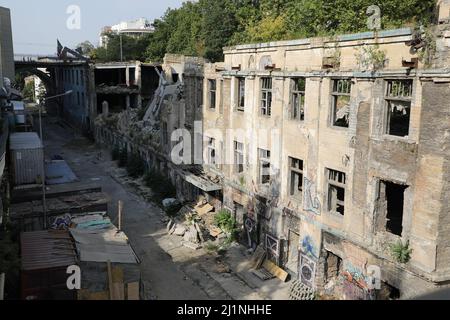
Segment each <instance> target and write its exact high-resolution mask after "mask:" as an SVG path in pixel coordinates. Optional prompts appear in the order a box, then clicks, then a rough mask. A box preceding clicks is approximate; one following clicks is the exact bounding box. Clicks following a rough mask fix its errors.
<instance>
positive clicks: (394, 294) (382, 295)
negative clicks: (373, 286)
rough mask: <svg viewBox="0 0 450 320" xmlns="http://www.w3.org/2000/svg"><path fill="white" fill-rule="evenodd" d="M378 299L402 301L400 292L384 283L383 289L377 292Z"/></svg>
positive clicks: (382, 283) (382, 284)
mask: <svg viewBox="0 0 450 320" xmlns="http://www.w3.org/2000/svg"><path fill="white" fill-rule="evenodd" d="M376 298H377V300H398V299H400V290H399V289H398V288H396V287H394V286H391V285H390V284H388V283H387V282H384V281H382V282H381V289H380V290H377V294H376Z"/></svg>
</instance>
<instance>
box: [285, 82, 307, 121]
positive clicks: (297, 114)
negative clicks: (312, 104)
mask: <svg viewBox="0 0 450 320" xmlns="http://www.w3.org/2000/svg"><path fill="white" fill-rule="evenodd" d="M300 80H303V81H304V83H303V88H298V87H297V85H298V81H300ZM290 89H291V90H290V91H291V99H290V108H289V109H290V110H289V119H290V120H296V121H305V96H306V78H305V77H292V78H290ZM300 89H303V90H300ZM298 97H300V101H301V104H300V105H296V103H295V101H298ZM302 111H303V113H302Z"/></svg>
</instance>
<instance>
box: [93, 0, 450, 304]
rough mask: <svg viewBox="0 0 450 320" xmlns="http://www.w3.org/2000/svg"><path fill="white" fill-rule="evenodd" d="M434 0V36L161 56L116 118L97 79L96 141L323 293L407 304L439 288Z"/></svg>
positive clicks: (447, 43) (442, 181) (445, 38)
mask: <svg viewBox="0 0 450 320" xmlns="http://www.w3.org/2000/svg"><path fill="white" fill-rule="evenodd" d="M441 2H442V3H441V12H440V15H439V24H437V25H435V26H432V27H430V28H429V30H426V33H429V34H432V35H433V36H424V35H423V34H424V33H421V32H418V31H416V30H412V29H410V28H406V29H397V30H386V31H380V32H378V33H377V34H374V33H361V34H353V35H342V36H338V37H335V38H333V39H331V38H314V39H302V40H292V41H280V42H273V43H263V44H253V45H240V46H235V47H230V48H226V49H225V52H224V53H225V61H224V62H223V63H216V64H209V63H205V61H203V60H201V59H198V58H190V57H182V56H175V55H166V57H165V61H164V63H163V64H162V65H161V66H152V68H153V69H154V71H155V73H156V74H157V78H156V82H152V86H151V90H150V89H149V90H150V91H152V94H151V95H149V96H151V98H149V99H148V101H147V103H144V102H139V100H138V102H137V103H136V108H126V106H128V100H127V99H125V100H124V101H122V102H121V103H120V105H121V106H122V108H123V110H125V111H123V110H117V112H120V113H118V114H114V115H111V110H112V109H113V110H115V109H114V108H113V107H112V106H111V103H109V112H108V111H106V112H105V108H104V106H105V104H103V99H102V98H98V97H99V95H102V94H103V95H107V94H108V93H107V92H103V91H102V90H107V87H103V88H102V87H101V86H100V88H99V86H98V85H99V84H98V85H97V108H100V107H102V108H101V109H98V111H100V110H102V112H103V114H102V115H100V116H99V117H98V118H97V120H96V130H95V132H96V133H95V135H96V140H97V141H98V142H99V143H104V144H107V145H109V146H115V145H120V146H121V147H126V148H127V149H128V151H129V152H138V153H139V154H140V155H141V157H142V158H143V159H144V160H145V162H146V164H147V168H148V169H150V168H151V169H156V170H158V171H160V172H161V173H163V174H164V175H165V176H167V177H170V178H171V180H172V182H173V183H174V184H175V185H176V186H177V192H178V197H179V198H180V200H183V201H195V200H196V199H197V197H198V195H200V194H202V195H206V196H207V199H208V200H209V201H210V203H211V204H213V205H214V206H215V207H216V208H227V209H229V210H230V211H231V212H233V214H234V216H235V219H236V221H237V223H238V224H239V225H240V227H241V230H242V234H241V236H242V237H241V238H242V243H243V244H245V245H247V246H249V247H252V248H253V249H256V247H257V246H258V245H259V244H263V245H264V247H265V249H266V252H267V254H268V256H269V257H270V259H271V260H272V261H273V262H274V263H276V264H277V265H278V266H280V267H282V268H283V269H285V270H286V271H288V272H289V273H290V275H291V278H292V279H299V280H300V281H301V282H302V283H303V284H305V285H306V286H309V287H312V288H314V289H315V290H317V291H318V292H320V293H322V294H326V295H335V296H338V297H343V298H346V299H388V298H410V297H413V296H417V295H420V294H422V293H425V292H427V291H429V290H432V289H436V288H440V287H444V286H446V283H448V281H449V280H450V269H449V262H450V245H449V244H450V236H449V235H448V234H449V233H448V229H449V228H450V220H449V217H448V212H449V206H448V204H447V201H446V199H448V197H449V196H450V188H449V181H450V177H449V176H448V175H449V172H450V171H449V164H450V154H449V152H448V147H449V146H450V140H449V135H448V131H449V127H448V121H447V120H448V119H449V117H450V111H449V110H448V108H447V105H448V102H447V99H448V96H449V95H450V73H449V72H448V68H449V66H450V59H449V58H450V55H449V48H450V27H449V25H448V24H447V22H448V16H449V14H450V12H449V10H448V3H447V1H441ZM127 70H128V69H127ZM125 75H128V72H126V74H125ZM96 78H97V77H96ZM136 78H138V77H136ZM144 87H146V88H150V87H148V86H144V85H142V88H144ZM102 104H103V106H102ZM98 113H99V114H100V113H101V112H98ZM196 121H202V124H203V125H202V126H203V128H202V129H203V132H202V133H200V136H199V137H198V132H196V131H195V130H194V127H195V122H196ZM176 129H186V130H187V131H188V132H189V133H190V136H189V139H190V140H191V142H196V143H198V142H200V143H202V144H203V145H202V148H201V149H202V150H203V155H202V156H200V157H201V159H202V161H203V162H204V163H203V164H201V163H202V161H200V164H196V165H192V163H197V162H195V161H194V160H195V158H196V157H198V156H199V155H198V154H197V153H196V152H193V153H192V154H190V158H192V160H193V161H191V162H189V163H188V161H185V162H184V163H185V164H183V165H178V164H175V163H173V161H172V158H171V151H172V149H173V147H174V146H175V145H176V143H174V142H172V139H171V138H172V133H173V132H174V131H175V130H176ZM188 158H189V157H188ZM394 247H397V249H399V250H400V251H402V253H405V256H406V257H407V258H406V259H403V260H402V259H399V258H398V257H396V256H395V251H396V250H395V248H394ZM376 278H380V279H381V286H380V287H378V286H377V285H376V283H375V284H374V283H372V280H373V279H376ZM374 285H375V290H374V289H373V288H374Z"/></svg>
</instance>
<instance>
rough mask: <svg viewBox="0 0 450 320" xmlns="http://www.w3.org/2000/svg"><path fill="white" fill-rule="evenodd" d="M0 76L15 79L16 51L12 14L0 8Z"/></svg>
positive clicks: (6, 9)
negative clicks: (14, 47)
mask: <svg viewBox="0 0 450 320" xmlns="http://www.w3.org/2000/svg"><path fill="white" fill-rule="evenodd" d="M0 34H1V37H0V63H1V66H0V68H1V69H2V71H1V72H0V76H2V77H6V78H9V79H11V80H12V79H14V75H15V70H14V49H13V41H12V28H11V12H10V10H9V9H8V8H4V7H0Z"/></svg>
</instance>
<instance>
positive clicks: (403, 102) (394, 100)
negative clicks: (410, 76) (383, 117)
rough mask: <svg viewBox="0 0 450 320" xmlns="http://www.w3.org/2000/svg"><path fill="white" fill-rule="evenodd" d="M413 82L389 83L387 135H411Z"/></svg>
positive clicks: (387, 94)
mask: <svg viewBox="0 0 450 320" xmlns="http://www.w3.org/2000/svg"><path fill="white" fill-rule="evenodd" d="M412 85H413V82H412V80H396V81H388V82H387V93H386V102H387V125H386V133H387V134H389V135H392V136H399V137H406V136H408V135H409V122H410V115H411V99H412V91H413V89H412Z"/></svg>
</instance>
